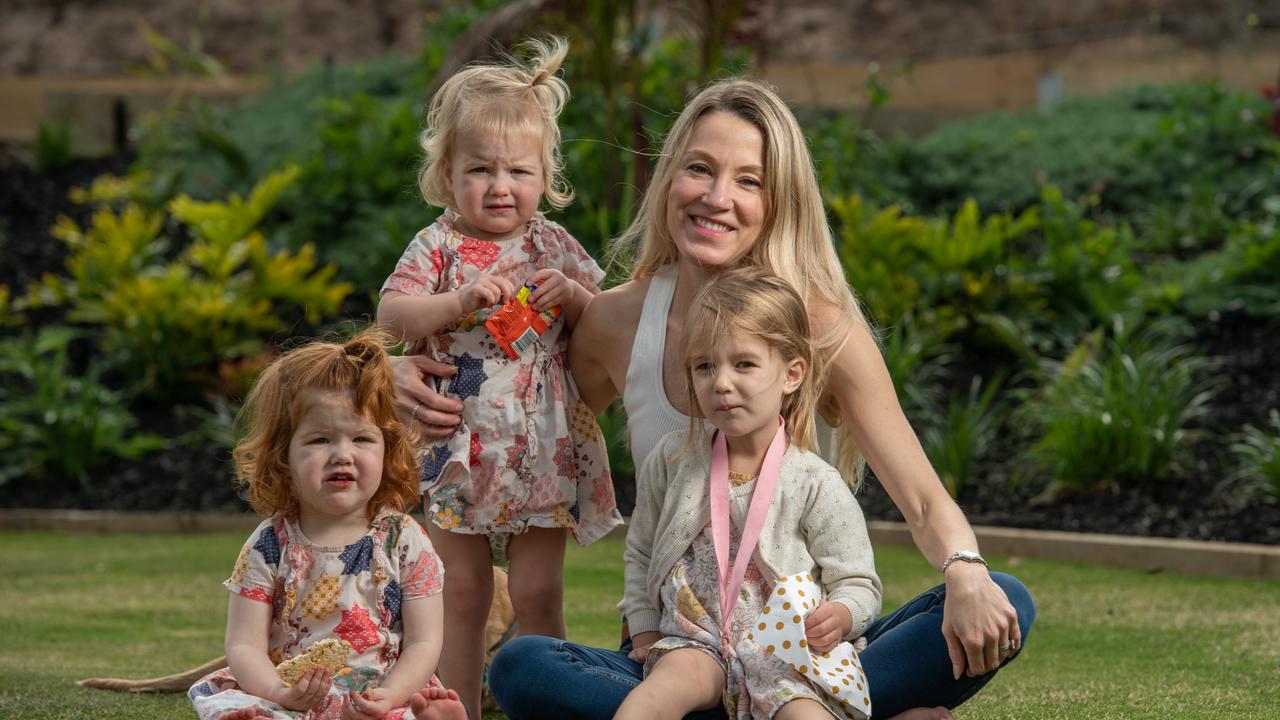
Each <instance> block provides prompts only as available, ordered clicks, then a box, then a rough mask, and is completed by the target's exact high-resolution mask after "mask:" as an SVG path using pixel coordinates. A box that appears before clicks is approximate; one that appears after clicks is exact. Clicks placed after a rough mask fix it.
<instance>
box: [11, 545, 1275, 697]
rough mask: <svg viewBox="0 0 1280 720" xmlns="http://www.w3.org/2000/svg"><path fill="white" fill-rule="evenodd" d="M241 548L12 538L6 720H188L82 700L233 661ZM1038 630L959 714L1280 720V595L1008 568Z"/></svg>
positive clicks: (572, 611)
mask: <svg viewBox="0 0 1280 720" xmlns="http://www.w3.org/2000/svg"><path fill="white" fill-rule="evenodd" d="M242 541H243V538H242V537H241V536H240V535H231V534H219V535H182V536H160V535H108V536H90V535H62V534H52V533H0V550H2V551H0V579H2V580H0V637H3V639H4V641H3V644H0V648H2V649H0V718H18V717H22V718H29V719H31V720H53V719H55V718H86V717H94V718H121V719H123V718H160V719H167V718H191V717H194V715H193V714H192V712H191V710H190V706H189V704H188V703H187V700H186V698H185V697H184V696H182V695H126V694H118V693H110V692H104V691H97V690H84V689H81V688H79V687H77V686H76V685H75V680H77V679H79V678H83V677H90V676H104V675H107V676H128V677H147V676H152V675H162V674H166V673H170V672H175V671H177V670H180V669H185V668H188V667H192V666H194V665H196V664H198V663H201V662H203V661H205V660H208V659H210V658H212V657H213V656H215V655H218V654H220V653H221V644H222V631H223V621H224V613H225V611H226V596H225V593H224V592H223V591H222V590H221V588H220V587H219V582H220V581H221V580H222V578H223V577H224V576H225V575H226V574H227V573H228V571H229V568H230V565H231V562H232V561H233V560H234V558H235V554H236V552H237V550H238V549H239V546H240V543H241V542H242ZM621 552H622V546H621V542H619V541H604V542H601V543H598V544H597V545H595V546H593V547H591V548H587V549H579V548H571V549H570V551H569V553H568V565H567V567H566V571H565V577H566V583H567V585H568V586H569V588H570V589H569V591H568V593H567V598H568V599H567V601H566V603H567V606H566V612H567V616H568V623H569V635H570V637H571V638H572V639H574V640H578V641H582V642H588V643H594V644H599V645H613V644H616V642H617V638H618V625H617V613H616V611H615V610H614V603H615V602H616V600H617V598H618V596H619V595H620V593H621V587H622V567H621V559H620V558H621ZM994 564H995V565H997V566H998V567H1004V568H1008V569H1011V570H1012V571H1013V572H1014V573H1015V574H1017V575H1018V576H1019V577H1021V578H1023V579H1024V580H1025V581H1026V583H1027V584H1028V585H1029V586H1030V587H1031V588H1032V591H1033V593H1034V594H1035V596H1036V600H1037V603H1038V605H1039V613H1040V614H1039V619H1038V620H1037V623H1036V627H1035V630H1034V631H1033V633H1032V635H1031V637H1030V638H1029V639H1028V643H1027V646H1026V650H1025V651H1024V652H1023V654H1022V656H1021V658H1020V659H1019V660H1018V662H1016V663H1014V664H1013V665H1011V666H1010V667H1009V668H1008V669H1007V670H1005V671H1003V672H1002V673H1001V674H1000V676H999V677H998V678H996V679H995V680H994V681H993V682H992V683H991V684H990V685H989V686H988V688H987V689H986V690H985V691H984V692H982V693H981V694H980V695H979V696H978V697H976V698H975V699H974V700H972V701H971V702H970V703H968V704H967V705H965V706H964V707H963V708H961V709H960V710H959V711H958V712H957V715H958V716H959V717H962V718H973V719H975V720H977V719H982V720H988V719H989V720H995V719H997V718H1020V719H1021V718H1031V719H1038V718H1044V719H1049V718H1086V717H1087V718H1170V717H1176V718H1206V719H1207V718H1222V717H1231V718H1259V719H1262V718H1268V719H1269V718H1274V717H1278V716H1280V582H1264V581H1250V580H1220V579H1209V578H1199V577H1188V576H1182V575H1176V574H1172V573H1162V574H1150V573H1144V572H1141V571H1133V570H1119V569H1111V568H1101V567H1095V566H1089V565H1084V564H1075V563H1064V562H1050V561H1029V560H1028V561H1020V560H1018V559H1017V558H996V562H995V563H994ZM877 565H878V567H879V570H880V573H881V575H882V577H883V579H884V582H885V587H886V589H887V597H886V605H887V606H889V607H892V606H894V605H896V604H898V603H901V602H903V601H905V600H906V599H908V598H909V597H910V596H911V595H913V594H914V593H915V592H917V591H919V590H921V589H923V588H925V587H927V586H928V585H929V584H931V583H933V582H934V581H935V580H936V577H937V575H936V572H935V571H934V570H932V569H931V568H930V567H929V566H928V565H927V564H925V562H924V561H923V559H921V557H920V556H919V554H918V553H916V552H915V551H914V550H910V549H905V548H889V547H885V548H880V549H879V550H878V554H877Z"/></svg>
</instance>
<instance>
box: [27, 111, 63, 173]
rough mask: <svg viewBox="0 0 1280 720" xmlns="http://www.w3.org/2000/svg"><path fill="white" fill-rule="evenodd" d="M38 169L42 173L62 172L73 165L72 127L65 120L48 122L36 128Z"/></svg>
mask: <svg viewBox="0 0 1280 720" xmlns="http://www.w3.org/2000/svg"><path fill="white" fill-rule="evenodd" d="M35 150H36V169H37V170H39V171H40V172H42V173H48V172H53V171H55V170H60V169H62V168H64V167H66V166H67V165H69V164H70V163H71V125H70V123H68V122H66V121H65V120H46V121H44V122H41V123H40V126H39V127H37V128H36V148H35Z"/></svg>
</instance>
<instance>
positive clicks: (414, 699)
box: [409, 687, 467, 720]
mask: <svg viewBox="0 0 1280 720" xmlns="http://www.w3.org/2000/svg"><path fill="white" fill-rule="evenodd" d="M409 709H410V710H413V717H414V718H416V720H467V709H466V707H465V706H464V705H463V704H462V701H461V700H459V699H458V693H456V692H454V691H452V690H446V689H444V688H442V687H424V688H422V689H421V690H419V691H418V692H416V693H414V694H412V695H410V696H409Z"/></svg>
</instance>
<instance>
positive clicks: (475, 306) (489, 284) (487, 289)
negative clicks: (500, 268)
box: [458, 275, 516, 313]
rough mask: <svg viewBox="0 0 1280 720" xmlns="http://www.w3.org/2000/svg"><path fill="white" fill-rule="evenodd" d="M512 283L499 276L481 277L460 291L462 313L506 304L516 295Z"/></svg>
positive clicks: (459, 300)
mask: <svg viewBox="0 0 1280 720" xmlns="http://www.w3.org/2000/svg"><path fill="white" fill-rule="evenodd" d="M515 291H516V290H515V288H514V287H512V286H511V281H510V280H508V279H506V278H504V277H498V276H497V275H481V276H480V277H478V278H476V279H475V280H472V281H471V282H470V283H469V284H468V285H467V286H466V287H464V288H462V289H461V290H459V291H458V302H459V303H461V304H462V312H464V313H469V312H472V311H474V310H479V309H480V308H482V307H489V306H490V305H497V304H498V303H504V302H506V301H507V298H510V297H511V296H512V295H514V294H515Z"/></svg>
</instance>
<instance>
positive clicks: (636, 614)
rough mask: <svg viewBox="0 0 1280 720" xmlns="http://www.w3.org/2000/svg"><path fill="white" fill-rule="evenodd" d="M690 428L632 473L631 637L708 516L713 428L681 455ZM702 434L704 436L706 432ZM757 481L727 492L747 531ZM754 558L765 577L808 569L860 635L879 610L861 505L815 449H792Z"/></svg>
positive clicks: (651, 627) (649, 620) (658, 613)
mask: <svg viewBox="0 0 1280 720" xmlns="http://www.w3.org/2000/svg"><path fill="white" fill-rule="evenodd" d="M686 434H687V433H686V431H683V430H682V431H679V432H673V433H669V434H667V435H665V436H664V437H663V438H662V440H660V441H659V442H658V445H657V447H655V448H654V450H653V452H652V453H650V454H649V457H648V458H646V459H645V462H644V465H643V466H642V467H641V469H640V472H639V474H638V475H637V476H636V487H637V490H636V508H635V511H634V512H633V513H632V515H631V523H630V527H629V528H628V530H627V549H626V552H625V553H624V555H623V558H624V559H625V561H626V572H625V577H626V591H625V594H624V595H623V599H622V602H620V603H618V608H619V609H620V610H622V612H623V614H624V615H625V616H626V619H627V624H628V626H629V628H630V631H631V635H632V636H633V637H634V636H635V635H637V634H639V633H642V632H650V631H657V630H658V625H659V621H660V620H661V617H662V606H661V600H660V599H659V594H658V592H659V589H660V588H661V587H662V584H663V583H664V582H666V579H667V575H669V574H670V572H671V568H672V567H674V566H675V563H676V561H677V560H679V559H680V556H681V555H683V554H684V552H685V550H686V549H688V547H689V546H690V545H691V544H692V543H693V540H694V538H695V537H697V535H698V533H699V532H701V531H702V529H703V528H704V527H706V525H707V522H708V520H709V518H710V500H709V497H708V494H707V493H708V486H709V481H708V479H709V478H710V476H711V438H710V435H709V434H702V435H703V437H702V438H701V439H700V440H698V441H695V442H693V443H691V445H690V447H689V449H687V450H685V451H684V452H683V453H679V454H678V455H677V452H678V451H679V450H680V448H681V447H683V446H684V441H685V437H686ZM700 434H701V433H700ZM754 489H755V483H754V482H751V483H747V484H745V485H741V486H738V487H734V488H730V490H729V508H730V509H729V514H730V516H731V517H732V518H733V524H734V527H736V528H739V530H741V528H742V525H743V523H744V522H745V521H746V515H747V509H748V505H749V503H750V501H751V493H752V491H753V490H754ZM755 561H756V563H757V567H759V569H760V571H761V572H762V573H764V574H765V577H766V579H767V580H768V581H769V582H771V583H772V582H776V581H777V579H778V578H780V577H785V576H789V575H797V574H809V573H811V574H812V575H813V579H814V580H815V581H816V582H817V583H818V584H819V585H821V586H822V588H823V591H824V593H825V595H826V600H828V601H829V602H838V603H841V604H842V605H844V606H845V607H847V608H849V614H850V615H851V616H852V617H853V628H852V630H850V631H849V634H848V635H846V636H845V639H846V640H853V639H855V638H858V637H861V636H862V634H863V633H864V632H865V631H866V628H867V626H868V625H870V624H871V621H873V620H875V618H876V616H877V615H878V614H879V613H880V603H881V586H880V578H879V577H877V576H876V571H875V561H874V558H873V556H872V552H871V540H870V538H868V537H867V526H866V522H865V521H864V520H863V518H862V508H860V507H859V506H858V502H857V500H855V499H854V497H853V492H852V491H851V490H850V489H849V486H848V485H846V484H845V482H844V480H843V479H842V478H841V477H840V473H839V472H837V471H836V469H835V468H833V467H831V466H830V465H828V464H827V463H826V462H824V461H823V460H822V459H821V458H819V457H818V456H817V455H814V454H813V453H810V452H806V451H803V450H799V449H797V448H796V447H795V446H794V445H792V446H789V447H788V448H787V452H786V454H785V455H784V456H783V459H782V469H781V471H780V473H779V477H778V484H777V487H776V489H775V490H774V495H773V502H772V503H771V504H770V507H769V512H768V515H767V516H766V518H765V523H764V528H763V529H762V530H761V533H760V544H759V546H758V547H757V548H756V554H755Z"/></svg>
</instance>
